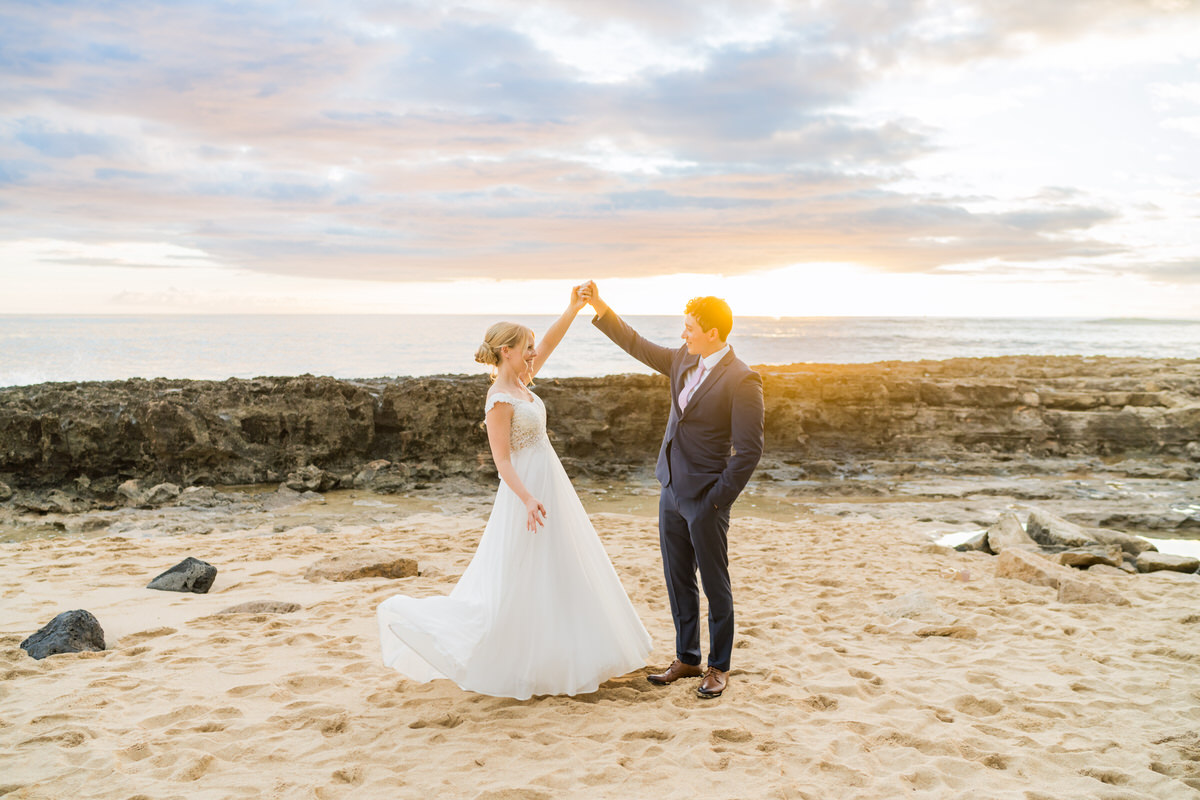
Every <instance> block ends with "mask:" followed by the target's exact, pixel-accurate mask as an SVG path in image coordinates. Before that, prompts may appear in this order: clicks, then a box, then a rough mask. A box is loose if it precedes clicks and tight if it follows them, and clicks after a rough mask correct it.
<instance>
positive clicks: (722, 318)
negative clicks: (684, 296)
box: [683, 297, 733, 342]
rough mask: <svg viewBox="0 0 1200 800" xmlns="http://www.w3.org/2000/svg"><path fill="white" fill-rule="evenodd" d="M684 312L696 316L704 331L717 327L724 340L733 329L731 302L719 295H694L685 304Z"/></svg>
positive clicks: (718, 333)
mask: <svg viewBox="0 0 1200 800" xmlns="http://www.w3.org/2000/svg"><path fill="white" fill-rule="evenodd" d="M683 313H684V314H690V315H691V316H693V317H695V318H696V322H698V323H700V330H702V331H710V330H712V329H713V328H716V329H717V335H718V336H720V337H721V341H722V342H723V341H725V340H726V339H727V338H729V332H730V331H731V330H733V312H732V311H730V310H729V303H726V302H725V301H724V300H722V299H721V298H719V297H693V298H692V299H691V300H688V303H687V305H686V306H684V309H683Z"/></svg>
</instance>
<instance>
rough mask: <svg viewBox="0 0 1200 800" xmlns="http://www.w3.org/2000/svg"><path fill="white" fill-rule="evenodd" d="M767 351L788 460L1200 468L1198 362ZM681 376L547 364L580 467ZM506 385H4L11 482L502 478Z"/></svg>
mask: <svg viewBox="0 0 1200 800" xmlns="http://www.w3.org/2000/svg"><path fill="white" fill-rule="evenodd" d="M759 369H760V371H761V372H762V374H763V382H764V392H765V397H766V423H767V453H768V457H769V459H770V460H772V461H773V463H775V464H777V465H780V466H781V467H782V468H786V469H793V470H809V469H811V470H815V471H816V472H817V473H819V472H820V471H821V469H825V470H826V471H827V472H828V471H830V470H833V471H836V470H837V468H838V467H837V464H838V462H840V461H844V460H845V459H848V458H857V459H872V458H874V459H882V460H894V459H896V458H898V457H902V456H908V457H914V458H917V457H919V458H968V457H970V458H981V457H984V458H1008V459H1012V458H1016V457H1022V458H1033V457H1038V458H1044V457H1054V456H1063V455H1071V456H1078V455H1101V456H1112V455H1132V456H1139V457H1140V456H1146V457H1153V458H1155V459H1158V462H1159V463H1160V464H1161V465H1162V466H1159V467H1157V468H1158V469H1159V470H1160V471H1163V470H1165V472H1163V474H1164V476H1165V477H1174V478H1176V479H1180V480H1186V479H1188V478H1190V477H1193V476H1194V475H1195V474H1196V473H1197V471H1198V470H1200V468H1198V467H1197V465H1196V463H1195V461H1196V460H1197V459H1200V446H1197V442H1198V441H1200V361H1197V360H1178V359H1169V360H1144V359H1129V358H1082V357H1005V358H987V359H953V360H949V361H926V362H911V363H910V362H884V363H877V364H847V365H824V364H797V365H791V366H778V367H760V368H759ZM665 386H666V382H665V379H663V378H662V377H660V376H650V375H615V376H609V377H604V378H573V379H563V380H543V381H539V383H538V386H537V391H538V392H539V394H541V396H542V397H543V399H544V400H545V402H546V405H547V407H548V411H549V425H550V433H551V437H552V439H553V440H554V442H555V446H556V448H557V449H558V452H559V454H560V455H561V456H562V458H563V461H564V463H565V464H566V465H567V467H568V469H569V470H573V471H575V472H576V473H587V472H595V473H600V474H612V473H620V472H622V471H623V470H625V469H628V468H629V467H630V466H631V465H636V466H639V467H641V466H645V465H646V464H648V463H653V459H654V456H655V453H656V452H657V449H658V444H659V440H660V437H661V435H662V430H663V427H664V425H665V422H666V417H667V411H668V397H667V392H666V391H665ZM486 389H487V379H486V378H485V377H484V376H471V377H467V376H438V377H425V378H401V379H391V380H387V379H379V380H360V381H348V380H335V379H333V378H322V377H313V376H311V375H303V376H300V377H295V378H255V379H252V380H235V379H230V380H227V381H187V380H165V379H159V380H140V379H139V380H129V381H115V382H104V383H49V384H39V385H36V386H25V387H15V388H9V389H3V390H0V483H2V484H3V485H4V486H5V487H8V488H5V489H0V498H3V494H7V493H8V492H11V493H12V497H11V498H10V499H7V502H8V503H11V504H12V505H13V506H15V507H17V508H24V509H27V510H33V511H41V512H47V511H58V512H67V513H69V512H71V511H78V510H80V509H81V508H86V507H88V506H90V505H91V504H92V503H93V502H95V501H96V500H100V501H109V502H113V503H117V502H124V503H130V504H135V505H138V504H144V503H155V502H167V501H170V500H172V499H173V498H174V496H175V495H174V494H173V492H175V491H176V490H177V489H178V488H179V487H189V486H196V485H229V484H246V483H264V482H284V481H286V483H287V484H288V485H289V486H291V487H292V488H293V489H296V490H304V489H318V490H321V491H323V490H325V489H328V488H331V487H333V486H343V487H350V486H360V487H366V488H377V489H383V490H391V491H398V490H402V489H406V488H413V487H416V488H420V487H421V486H422V485H423V484H426V483H428V482H431V481H434V480H438V479H441V478H446V477H454V476H465V477H468V478H475V477H484V478H487V479H488V480H492V479H494V478H495V473H494V469H493V467H492V463H491V459H490V457H489V455H488V447H487V438H486V435H485V432H484V431H483V429H482V427H481V426H480V422H481V419H482V407H483V397H484V394H485V392H486ZM384 462H386V463H384ZM787 465H791V466H787ZM821 465H825V466H824V467H822V466H821ZM814 474H815V473H814ZM131 479H133V480H135V481H137V482H136V483H135V484H132V485H130V484H127V483H126V482H127V481H129V480H131ZM376 481H378V484H377V483H376ZM122 487H123V489H122ZM52 489H53V490H55V491H58V492H59V494H58V495H51V494H50V490H52ZM119 492H120V493H121V494H124V495H125V496H124V498H123V499H119V497H120V494H119ZM0 501H2V500H0Z"/></svg>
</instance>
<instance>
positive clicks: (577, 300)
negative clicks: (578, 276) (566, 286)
mask: <svg viewBox="0 0 1200 800" xmlns="http://www.w3.org/2000/svg"><path fill="white" fill-rule="evenodd" d="M587 287H588V284H586V283H581V284H579V285H578V286H572V287H571V302H570V303H568V304H567V310H568V311H571V312H573V313H579V312H580V311H582V310H583V308H584V307H585V306H586V305H587V304H588V298H587Z"/></svg>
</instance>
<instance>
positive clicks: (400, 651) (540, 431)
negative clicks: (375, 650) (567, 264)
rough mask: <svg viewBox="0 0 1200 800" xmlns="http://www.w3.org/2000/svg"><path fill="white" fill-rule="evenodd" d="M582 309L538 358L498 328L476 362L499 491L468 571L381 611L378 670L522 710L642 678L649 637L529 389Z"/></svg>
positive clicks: (521, 333)
mask: <svg viewBox="0 0 1200 800" xmlns="http://www.w3.org/2000/svg"><path fill="white" fill-rule="evenodd" d="M584 305H585V301H584V299H583V298H582V297H581V295H580V292H579V290H578V289H574V290H572V292H571V302H570V304H569V305H568V306H567V310H566V311H564V312H563V314H562V316H561V317H559V318H558V320H556V321H555V322H554V324H553V325H551V326H550V329H549V330H548V331H547V332H546V336H545V338H544V339H543V340H542V344H541V347H540V348H537V349H535V347H534V337H533V331H531V330H529V329H528V328H526V327H524V326H523V325H517V324H514V323H511V322H499V323H497V324H495V325H493V326H492V327H490V328H489V329H488V331H487V335H486V337H485V339H484V342H483V344H482V345H480V347H479V350H478V351H477V352H476V353H475V360H476V361H479V362H481V363H484V364H488V365H490V366H492V367H493V368H494V375H495V378H494V381H493V383H492V387H491V389H489V391H488V394H487V401H486V403H485V404H484V413H485V421H486V425H487V433H488V443H489V445H490V446H491V449H492V458H493V459H494V460H495V462H496V469H497V471H498V472H499V473H500V478H501V484H500V487H499V489H498V490H497V491H496V500H495V503H494V504H493V506H492V514H491V517H490V518H489V519H488V523H487V527H486V528H485V529H484V532H483V536H482V537H481V538H480V541H479V547H478V549H476V551H475V555H474V557H472V559H471V563H470V564H469V565H468V566H467V569H466V571H465V572H463V574H462V577H461V578H459V581H458V583H457V584H456V585H455V587H454V589H453V590H452V591H451V592H450V594H449V595H446V596H440V597H427V598H413V597H406V596H404V595H396V596H394V597H391V598H389V599H387V600H385V601H383V602H382V603H380V605H379V609H378V618H379V638H380V642H381V645H382V649H383V661H384V663H385V664H387V665H388V666H390V667H393V668H394V669H396V670H398V671H399V672H401V673H403V674H404V675H406V676H408V677H410V678H412V679H413V680H416V681H420V682H425V681H430V680H433V679H435V678H449V679H450V680H452V681H454V682H455V683H457V684H458V685H459V686H461V687H462V688H463V689H468V690H470V691H473V692H479V693H480V694H488V695H495V696H499V697H515V698H517V699H519V700H525V699H528V698H529V697H531V696H533V695H535V694H542V695H544V694H569V695H574V694H583V693H587V692H593V691H595V690H596V689H597V688H598V687H599V685H600V683H601V682H603V681H605V680H607V679H608V678H610V677H612V676H614V675H623V674H625V673H627V672H632V671H633V670H635V669H640V668H641V667H642V666H644V665H645V658H646V656H647V655H648V654H649V653H650V649H651V648H650V636H649V634H647V633H646V629H645V628H644V627H643V626H642V623H641V620H639V619H638V616H637V613H636V612H635V611H634V610H633V606H632V605H631V604H630V602H629V598H628V596H626V594H625V590H624V588H623V587H622V586H621V582H620V580H619V579H618V578H617V573H616V571H614V570H613V567H612V563H611V562H610V561H609V559H608V555H607V553H605V551H604V546H603V545H602V544H601V543H600V539H599V538H598V537H597V535H596V531H595V529H594V528H593V527H592V524H591V522H590V521H589V520H588V517H587V513H586V512H585V511H584V509H583V505H582V504H581V503H580V502H579V497H578V496H577V495H576V494H575V489H574V487H573V486H572V485H571V480H570V478H568V477H567V473H566V472H565V471H564V470H563V467H562V464H561V463H560V462H559V460H558V456H557V455H556V454H555V452H554V448H553V447H552V446H551V444H550V440H549V438H547V436H546V407H545V406H544V405H543V404H542V400H541V398H539V397H538V396H537V395H535V394H534V393H533V392H531V391H530V390H529V383H530V381H531V380H532V379H533V376H534V375H536V374H537V373H538V370H540V369H541V368H542V365H543V364H545V363H546V359H547V358H549V357H550V354H551V353H552V352H554V348H555V347H556V346H557V345H558V343H559V342H560V341H562V337H563V334H565V333H566V331H567V328H569V327H570V325H571V321H572V320H573V319H574V318H575V315H576V314H577V313H579V311H580V309H582V308H583V306H584Z"/></svg>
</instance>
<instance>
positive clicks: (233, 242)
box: [0, 0, 1200, 318]
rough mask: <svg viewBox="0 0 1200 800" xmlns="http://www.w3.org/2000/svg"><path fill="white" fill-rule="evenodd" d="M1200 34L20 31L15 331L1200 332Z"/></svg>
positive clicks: (182, 27) (578, 14) (1120, 6)
mask: <svg viewBox="0 0 1200 800" xmlns="http://www.w3.org/2000/svg"><path fill="white" fill-rule="evenodd" d="M1197 41H1200V0H1086V2H1084V1H1083V0H1055V2H1046V1H1045V0H836V1H835V0H809V1H808V2H718V1H716V0H686V2H684V1H683V0H637V1H636V2H634V0H606V1H605V2H598V1H597V0H467V1H466V2H382V1H380V2H354V0H337V2H328V3H325V2H192V1H189V0H180V1H179V2H170V3H152V2H141V3H125V2H69V1H67V2H47V1H46V0H39V1H38V2H15V1H14V0H0V286H3V287H4V289H3V291H0V313H5V314H22V313H65V314H140V313H230V312H237V313H245V312H255V313H358V312H363V313H389V312H391V313H449V312H455V313H466V312H470V313H502V312H505V311H507V312H509V313H551V312H556V311H558V310H559V309H560V308H561V307H562V306H563V305H564V304H565V301H566V298H567V293H568V292H569V290H570V287H571V286H572V285H573V284H574V283H576V282H579V281H583V280H587V279H594V280H596V281H597V283H598V285H599V288H600V293H601V296H602V297H604V298H605V299H606V300H607V301H608V302H609V303H610V304H611V305H612V306H613V307H614V308H616V309H617V310H618V311H621V312H623V313H636V314H646V313H670V314H673V313H677V311H678V309H679V308H680V307H681V306H682V304H683V302H684V301H686V299H687V298H689V297H691V296H694V295H700V294H717V295H720V296H723V297H726V298H727V299H729V301H730V303H731V305H732V306H733V308H734V311H735V314H753V315H769V316H838V315H866V316H902V315H922V316H967V317H970V316H1106V317H1107V316H1137V317H1155V316H1165V317H1193V318H1194V317H1200V220H1198V217H1200V48H1198V47H1197V46H1196V42H1197Z"/></svg>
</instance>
